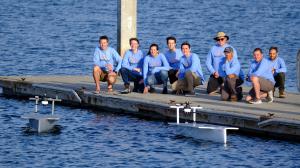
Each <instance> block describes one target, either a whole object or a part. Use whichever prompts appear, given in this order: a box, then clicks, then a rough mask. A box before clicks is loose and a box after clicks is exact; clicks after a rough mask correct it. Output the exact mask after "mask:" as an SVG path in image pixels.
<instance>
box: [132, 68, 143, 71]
mask: <svg viewBox="0 0 300 168" xmlns="http://www.w3.org/2000/svg"><path fill="white" fill-rule="evenodd" d="M133 70H134V71H136V72H141V69H140V68H133Z"/></svg>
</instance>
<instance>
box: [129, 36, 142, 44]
mask: <svg viewBox="0 0 300 168" xmlns="http://www.w3.org/2000/svg"><path fill="white" fill-rule="evenodd" d="M131 41H136V42H137V43H138V44H140V41H139V39H137V38H135V37H133V38H130V39H129V44H131Z"/></svg>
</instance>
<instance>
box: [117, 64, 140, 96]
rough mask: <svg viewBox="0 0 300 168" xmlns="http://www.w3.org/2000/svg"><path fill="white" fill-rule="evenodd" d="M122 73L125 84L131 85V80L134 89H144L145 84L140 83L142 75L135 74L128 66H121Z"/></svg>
mask: <svg viewBox="0 0 300 168" xmlns="http://www.w3.org/2000/svg"><path fill="white" fill-rule="evenodd" d="M120 73H121V75H122V79H123V82H124V85H130V81H131V82H133V83H134V89H133V91H143V90H144V84H143V83H142V84H139V82H140V80H142V79H143V77H142V76H141V75H138V74H135V73H133V72H132V71H130V70H129V69H127V68H121V69H120Z"/></svg>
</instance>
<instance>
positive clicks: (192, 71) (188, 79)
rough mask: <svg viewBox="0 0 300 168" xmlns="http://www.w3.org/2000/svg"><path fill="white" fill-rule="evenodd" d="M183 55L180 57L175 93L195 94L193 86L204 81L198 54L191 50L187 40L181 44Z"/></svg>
mask: <svg viewBox="0 0 300 168" xmlns="http://www.w3.org/2000/svg"><path fill="white" fill-rule="evenodd" d="M181 51H182V53H183V56H182V57H181V59H180V68H179V75H178V79H179V80H178V83H177V87H176V90H177V94H179V93H180V92H184V93H185V94H186V95H195V91H194V88H195V87H196V86H198V85H201V84H202V83H203V82H204V76H203V73H202V68H201V63H200V59H199V56H198V55H197V54H194V53H192V52H191V45H190V44H189V43H188V42H184V43H182V44H181Z"/></svg>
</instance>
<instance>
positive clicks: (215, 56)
mask: <svg viewBox="0 0 300 168" xmlns="http://www.w3.org/2000/svg"><path fill="white" fill-rule="evenodd" d="M214 40H215V41H216V44H215V45H214V46H213V47H212V48H211V49H210V50H209V52H208V54H207V57H206V67H207V69H208V71H209V73H210V78H209V80H208V83H207V90H206V91H207V93H208V94H213V93H215V92H217V89H218V88H219V87H220V86H221V85H222V84H223V82H224V81H223V78H222V77H220V73H221V72H222V68H221V66H220V63H221V60H222V59H223V58H224V57H225V55H224V49H225V48H226V47H231V48H232V49H233V59H236V58H237V52H236V50H235V49H234V48H233V47H232V46H231V45H229V44H228V43H227V42H228V40H229V36H227V35H226V34H225V33H224V32H218V33H217V35H216V37H215V38H214Z"/></svg>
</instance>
